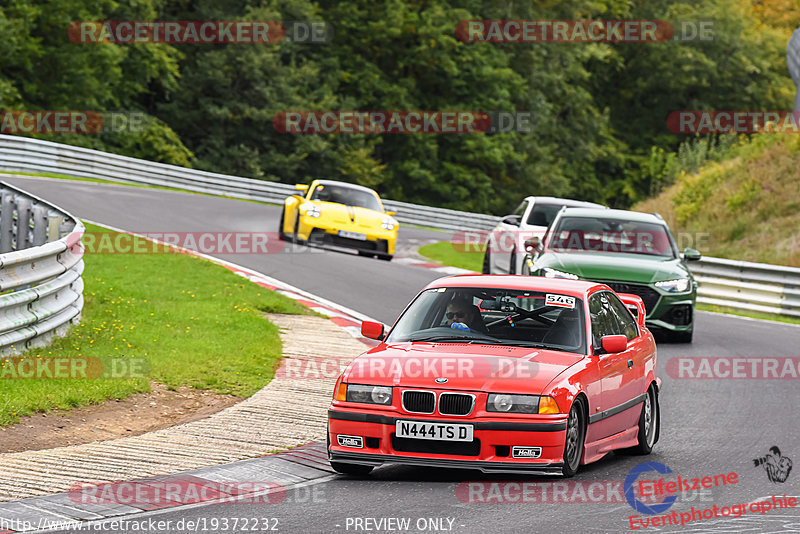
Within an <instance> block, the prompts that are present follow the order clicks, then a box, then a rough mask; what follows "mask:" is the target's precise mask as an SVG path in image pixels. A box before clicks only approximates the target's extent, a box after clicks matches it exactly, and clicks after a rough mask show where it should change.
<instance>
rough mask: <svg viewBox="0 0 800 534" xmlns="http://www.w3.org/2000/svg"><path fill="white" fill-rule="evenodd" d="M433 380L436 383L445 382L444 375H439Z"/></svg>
mask: <svg viewBox="0 0 800 534" xmlns="http://www.w3.org/2000/svg"><path fill="white" fill-rule="evenodd" d="M434 382H436V383H437V384H444V383H445V382H447V379H446V378H445V377H441V378H437V379H436V380H434Z"/></svg>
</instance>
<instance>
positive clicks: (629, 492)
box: [624, 462, 678, 515]
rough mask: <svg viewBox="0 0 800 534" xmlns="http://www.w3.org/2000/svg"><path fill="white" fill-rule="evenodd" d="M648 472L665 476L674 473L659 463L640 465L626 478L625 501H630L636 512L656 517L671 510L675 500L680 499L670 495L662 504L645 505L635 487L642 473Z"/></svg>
mask: <svg viewBox="0 0 800 534" xmlns="http://www.w3.org/2000/svg"><path fill="white" fill-rule="evenodd" d="M648 471H655V472H656V473H660V474H662V475H665V474H667V473H672V469H670V468H669V467H667V466H666V465H664V464H662V463H658V462H645V463H643V464H639V465H637V466H636V467H634V468H633V469H631V470H630V472H629V473H628V476H627V477H625V486H624V488H625V499H626V500H627V501H628V504H630V505H631V507H632V508H633V509H634V510H636V511H637V512H641V513H643V514H649V515H655V514H660V513H662V512H665V511H667V510H669V507H670V506H672V505H673V504H674V503H675V500H676V499H677V498H678V497H677V495H670V496H669V497H667V498H666V499H664V500H663V501H662V502H660V503H655V504H645V503H643V502H642V501H640V500H639V499H637V498H636V496H635V495H634V493H633V490H634V487H635V485H636V480H637V479H638V478H639V475H640V474H642V473H647V472H648Z"/></svg>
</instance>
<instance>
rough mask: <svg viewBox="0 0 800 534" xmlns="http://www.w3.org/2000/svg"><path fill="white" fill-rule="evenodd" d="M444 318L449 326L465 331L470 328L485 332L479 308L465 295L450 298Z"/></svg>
mask: <svg viewBox="0 0 800 534" xmlns="http://www.w3.org/2000/svg"><path fill="white" fill-rule="evenodd" d="M445 318H446V319H447V326H449V327H450V328H453V329H456V330H465V331H467V332H469V331H471V330H475V331H477V332H483V333H485V332H486V327H485V326H484V325H483V319H482V318H481V312H480V310H479V309H478V307H477V306H475V305H473V304H472V302H470V299H468V298H467V297H455V298H454V299H453V300H451V301H450V303H449V304H448V305H447V311H446V312H445Z"/></svg>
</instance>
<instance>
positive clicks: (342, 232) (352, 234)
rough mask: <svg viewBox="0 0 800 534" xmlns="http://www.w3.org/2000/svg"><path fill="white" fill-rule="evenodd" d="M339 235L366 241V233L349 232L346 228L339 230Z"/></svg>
mask: <svg viewBox="0 0 800 534" xmlns="http://www.w3.org/2000/svg"><path fill="white" fill-rule="evenodd" d="M339 237H347V238H350V239H358V240H359V241H366V240H367V234H359V233H358V232H350V231H348V230H339Z"/></svg>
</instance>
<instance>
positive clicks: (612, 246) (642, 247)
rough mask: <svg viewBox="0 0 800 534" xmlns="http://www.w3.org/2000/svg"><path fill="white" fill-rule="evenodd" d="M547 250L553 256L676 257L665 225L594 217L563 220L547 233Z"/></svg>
mask: <svg viewBox="0 0 800 534" xmlns="http://www.w3.org/2000/svg"><path fill="white" fill-rule="evenodd" d="M546 248H547V249H548V250H550V251H553V252H570V251H586V252H618V253H623V254H643V255H648V256H662V257H665V258H674V257H675V254H676V252H675V248H674V246H673V243H672V240H671V239H670V236H669V233H667V230H666V228H665V227H664V225H661V224H655V223H647V222H639V221H629V220H624V219H606V218H594V217H562V218H561V219H560V220H559V221H558V222H557V223H556V227H555V228H554V229H553V230H552V231H551V232H550V233H549V235H548V237H547V242H546Z"/></svg>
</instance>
